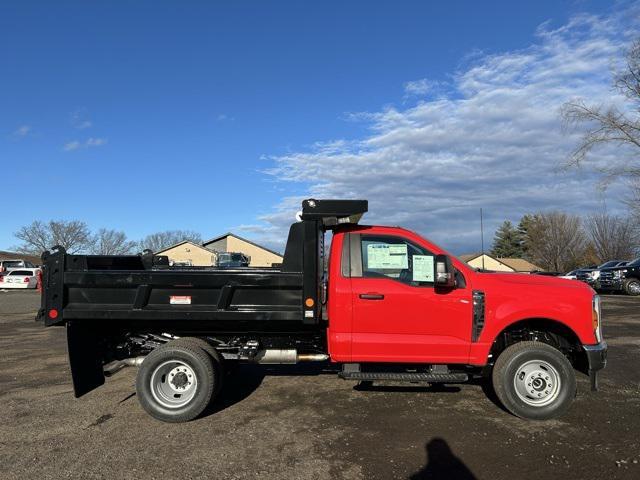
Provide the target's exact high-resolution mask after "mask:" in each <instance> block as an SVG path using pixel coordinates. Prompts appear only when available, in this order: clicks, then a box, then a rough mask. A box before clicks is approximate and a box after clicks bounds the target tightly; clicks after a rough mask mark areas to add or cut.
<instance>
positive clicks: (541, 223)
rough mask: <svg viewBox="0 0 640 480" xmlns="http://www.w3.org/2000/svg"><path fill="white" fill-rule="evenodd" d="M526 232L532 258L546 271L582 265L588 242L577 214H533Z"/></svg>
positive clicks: (562, 269)
mask: <svg viewBox="0 0 640 480" xmlns="http://www.w3.org/2000/svg"><path fill="white" fill-rule="evenodd" d="M527 235H528V255H529V257H530V258H531V259H532V261H533V262H534V263H536V264H538V265H539V266H541V267H543V268H545V269H547V270H552V271H555V272H565V271H568V270H571V269H572V268H575V267H577V266H579V264H580V263H581V261H582V259H583V257H584V253H585V248H586V246H587V241H586V236H585V234H584V231H583V229H582V222H581V220H580V217H578V216H577V215H570V214H568V213H564V212H544V213H538V214H536V215H534V216H532V217H530V223H529V225H528V228H527Z"/></svg>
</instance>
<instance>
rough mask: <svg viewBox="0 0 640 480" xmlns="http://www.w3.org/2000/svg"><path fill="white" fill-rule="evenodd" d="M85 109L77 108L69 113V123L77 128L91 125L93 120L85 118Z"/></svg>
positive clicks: (81, 128) (86, 114)
mask: <svg viewBox="0 0 640 480" xmlns="http://www.w3.org/2000/svg"><path fill="white" fill-rule="evenodd" d="M87 116H88V113H87V109H86V108H84V107H81V108H77V109H75V110H74V111H73V112H72V113H71V125H73V127H74V128H76V129H78V130H84V129H86V128H90V127H91V126H93V122H92V121H91V120H90V119H88V118H87Z"/></svg>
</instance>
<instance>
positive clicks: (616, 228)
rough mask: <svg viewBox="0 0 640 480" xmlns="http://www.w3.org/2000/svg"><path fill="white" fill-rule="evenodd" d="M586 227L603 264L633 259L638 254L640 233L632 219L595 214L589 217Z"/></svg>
mask: <svg viewBox="0 0 640 480" xmlns="http://www.w3.org/2000/svg"><path fill="white" fill-rule="evenodd" d="M585 227H586V230H587V234H588V235H589V237H590V239H591V242H592V244H593V247H594V249H595V251H596V254H597V256H598V258H599V259H600V261H601V262H605V261H607V260H625V259H631V258H633V257H634V256H635V254H636V253H637V252H638V243H639V240H640V236H639V235H638V234H639V231H638V227H637V224H636V222H635V221H634V220H633V219H631V218H621V217H616V216H613V215H609V214H607V213H604V212H602V213H594V214H592V215H589V216H588V217H587V219H586V222H585Z"/></svg>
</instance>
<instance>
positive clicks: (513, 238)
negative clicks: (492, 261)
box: [491, 220, 522, 258]
mask: <svg viewBox="0 0 640 480" xmlns="http://www.w3.org/2000/svg"><path fill="white" fill-rule="evenodd" d="M491 255H493V256H494V257H497V258H521V257H522V239H521V237H520V232H519V231H518V229H517V228H516V227H514V225H513V224H512V223H511V222H510V221H509V220H505V221H504V223H503V224H502V225H500V227H499V228H498V230H496V233H495V236H494V238H493V247H492V249H491Z"/></svg>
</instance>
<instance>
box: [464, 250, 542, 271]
mask: <svg viewBox="0 0 640 480" xmlns="http://www.w3.org/2000/svg"><path fill="white" fill-rule="evenodd" d="M458 258H460V260H462V261H463V262H465V263H467V264H468V265H470V266H472V267H474V268H481V269H484V270H493V271H495V272H520V273H531V272H540V271H543V269H542V268H540V267H538V266H537V265H534V264H533V263H531V262H528V261H527V260H524V259H522V258H494V257H492V256H491V255H487V254H486V253H472V254H469V255H460V256H459V257H458Z"/></svg>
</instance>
